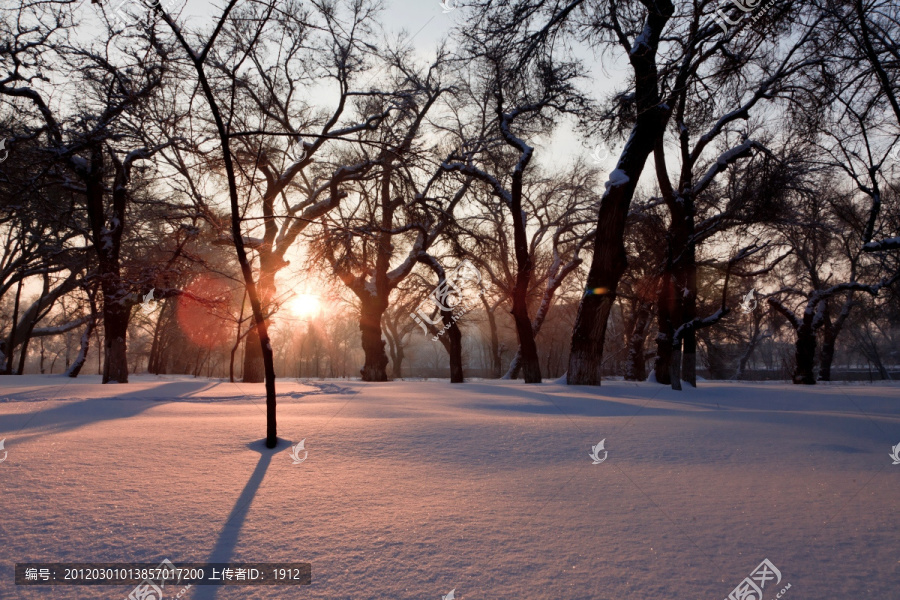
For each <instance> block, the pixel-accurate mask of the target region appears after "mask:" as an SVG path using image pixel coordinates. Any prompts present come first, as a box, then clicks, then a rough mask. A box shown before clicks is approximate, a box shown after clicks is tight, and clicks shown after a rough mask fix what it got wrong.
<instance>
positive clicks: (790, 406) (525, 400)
mask: <svg viewBox="0 0 900 600" xmlns="http://www.w3.org/2000/svg"><path fill="white" fill-rule="evenodd" d="M611 387H613V386H609V387H606V388H584V387H581V386H572V387H571V388H570V389H568V390H566V391H567V392H569V393H568V394H566V395H552V396H551V395H550V394H549V393H548V392H551V390H547V389H544V390H542V389H541V386H534V387H530V386H525V385H524V384H523V385H522V386H521V387H519V386H492V385H479V384H477V383H476V384H468V385H467V386H466V391H467V392H470V393H472V392H473V393H474V394H471V395H469V397H466V396H464V395H463V396H460V402H461V405H460V406H461V407H464V408H469V409H473V410H478V411H485V412H492V413H526V414H541V415H549V416H553V415H560V414H565V415H567V416H570V417H631V416H633V415H635V414H640V415H641V417H652V416H663V415H667V416H680V417H687V418H692V419H702V420H707V421H715V422H730V423H750V422H752V423H759V424H768V425H784V426H789V427H795V428H798V429H806V430H809V431H817V432H820V433H821V434H822V435H825V436H844V437H849V438H851V439H855V440H859V441H871V439H872V437H873V435H875V434H878V435H879V437H881V436H882V435H883V433H882V432H887V433H888V435H889V436H893V437H896V436H897V435H900V420H898V416H900V415H898V411H897V409H896V408H894V407H890V408H893V410H891V411H890V412H887V410H889V409H888V407H889V406H890V404H891V399H886V398H882V397H875V398H872V397H866V398H865V399H864V400H863V399H859V400H863V401H862V404H863V405H864V406H866V407H867V408H869V405H870V404H871V405H874V408H877V409H880V410H881V411H885V412H878V413H875V412H874V411H871V410H869V411H865V412H860V410H859V408H858V407H857V406H856V405H854V404H853V403H852V402H850V401H849V400H848V399H847V398H846V397H845V396H841V395H838V394H832V395H831V396H822V395H821V390H805V389H801V390H790V392H789V393H786V392H785V391H784V390H771V389H767V388H765V387H760V388H758V389H755V388H753V387H750V388H738V387H736V388H735V389H733V390H732V389H728V390H725V391H726V392H727V393H726V394H722V390H721V389H718V390H717V389H715V388H712V387H708V388H705V389H703V388H701V389H697V390H692V391H690V392H671V393H670V391H669V390H662V393H658V394H655V393H654V392H656V388H652V389H648V388H646V387H643V388H640V387H635V388H631V387H627V388H625V389H623V388H622V387H619V386H615V387H614V389H610V388H611ZM554 391H558V390H554ZM773 391H776V392H777V393H778V394H784V396H783V398H784V400H783V401H780V400H779V399H777V397H775V398H773V397H771V394H772V392H773ZM542 392H543V393H542ZM609 394H615V396H616V398H621V399H622V400H624V401H618V400H616V399H611V398H610V397H609ZM482 395H483V396H492V397H494V398H495V399H496V398H497V397H501V398H503V399H502V400H501V401H499V402H497V401H496V400H495V401H494V402H490V401H479V400H477V399H473V396H474V397H475V398H477V396H482ZM603 395H605V397H604V396H603ZM651 395H652V396H654V397H653V400H654V402H656V403H663V404H664V405H665V407H662V406H659V404H657V405H656V406H644V407H643V408H642V405H646V404H647V402H648V401H649V400H650V399H651ZM863 410H865V409H863ZM873 421H876V422H877V423H878V428H876V426H875V425H874V424H873ZM879 428H880V429H881V430H882V431H881V432H880V431H878V429H879ZM891 439H892V438H891Z"/></svg>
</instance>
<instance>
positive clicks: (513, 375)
mask: <svg viewBox="0 0 900 600" xmlns="http://www.w3.org/2000/svg"><path fill="white" fill-rule="evenodd" d="M521 373H522V346H519V347H518V348H517V349H516V355H515V356H513V359H512V361H510V363H509V368H508V369H507V370H506V374H505V375H504V376H503V377H502V378H501V379H518V378H519V375H520V374H521Z"/></svg>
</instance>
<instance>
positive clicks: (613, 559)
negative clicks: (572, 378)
mask: <svg viewBox="0 0 900 600" xmlns="http://www.w3.org/2000/svg"><path fill="white" fill-rule="evenodd" d="M279 396H280V404H279V411H278V412H279V414H278V417H279V435H280V437H281V438H282V439H283V440H284V441H283V442H282V444H280V445H279V447H278V448H277V449H275V450H273V451H268V450H265V449H264V448H263V445H262V443H261V441H260V440H261V438H262V437H263V434H264V432H265V417H264V398H263V387H262V385H247V384H228V383H222V382H218V381H208V380H203V379H192V378H179V377H159V378H157V377H135V378H134V381H133V382H132V383H131V384H128V385H127V386H102V385H99V380H98V379H97V378H96V377H94V378H92V377H82V378H79V379H77V380H69V379H65V378H62V377H58V376H24V377H11V376H8V377H3V378H0V439H3V438H5V439H6V443H5V450H6V452H7V453H8V455H7V458H6V460H4V461H3V462H2V463H0V493H2V507H3V508H2V511H0V598H4V599H5V598H28V599H39V598H40V599H44V598H46V599H51V598H52V599H54V600H57V599H78V600H82V599H93V598H109V599H117V600H119V599H124V598H125V597H126V596H127V595H128V594H129V592H130V591H131V589H132V588H131V587H130V586H122V587H119V586H115V587H40V588H38V587H27V588H26V587H22V586H19V587H16V586H15V585H14V584H13V565H14V564H15V563H16V562H40V561H46V562H50V561H52V562H151V563H158V562H160V561H161V560H162V559H164V558H169V559H171V560H172V561H173V562H175V563H176V564H177V563H179V562H229V561H245V562H310V563H312V574H313V582H312V585H311V586H304V587H291V588H288V587H278V588H274V587H265V588H264V587H252V588H251V587H199V586H196V587H194V588H192V589H190V590H188V591H187V593H186V594H185V595H183V596H182V598H190V599H195V598H196V599H201V598H202V599H212V598H217V599H222V600H225V599H232V598H233V599H237V598H241V599H244V598H247V599H251V598H254V599H255V598H271V599H279V600H281V599H290V598H316V599H319V598H321V599H326V598H327V599H353V600H367V599H371V600H375V599H379V600H406V599H409V600H413V599H415V600H429V599H431V600H440V599H441V598H442V596H445V595H447V594H448V593H449V592H450V591H451V590H452V589H455V598H456V599H457V600H482V599H483V600H500V599H503V600H505V599H510V600H512V599H521V600H626V599H628V600H630V599H634V600H657V599H658V600H689V599H690V600H723V599H724V598H727V597H728V595H729V594H730V593H731V591H732V590H733V589H734V588H735V587H736V586H737V585H738V584H739V583H741V581H742V580H743V579H744V578H745V577H747V576H748V575H750V573H751V571H753V570H754V569H755V568H756V567H757V565H759V564H760V563H761V562H762V561H763V560H764V559H769V560H770V561H771V563H772V564H773V565H775V566H776V567H777V568H778V569H779V570H780V571H781V574H782V581H781V582H780V584H779V585H778V586H775V585H774V582H769V583H768V584H767V585H766V587H765V591H764V596H763V597H764V599H765V600H772V599H774V598H776V595H777V594H778V593H779V591H780V590H781V589H782V588H783V587H784V586H785V585H786V584H788V583H789V584H790V589H789V590H788V591H787V592H786V593H784V594H783V595H782V596H781V597H782V598H785V599H787V600H829V599H840V600H850V599H866V600H869V599H871V600H896V599H897V598H900V465H896V466H895V465H892V460H891V458H890V457H889V454H890V453H891V447H892V446H894V445H896V444H898V443H900V387H898V386H891V385H840V384H835V385H820V386H815V387H799V386H792V385H788V384H765V383H759V384H735V383H711V382H703V383H702V387H701V388H700V389H698V390H688V391H684V392H681V393H679V392H673V391H671V390H669V389H667V388H663V387H662V386H658V385H654V384H650V383H646V384H633V383H626V382H609V383H606V384H604V386H603V387H602V388H569V387H566V386H564V385H559V384H556V383H547V384H544V385H540V386H525V385H524V384H522V383H517V382H493V381H492V382H470V383H467V384H465V385H456V386H452V385H450V384H449V383H445V382H438V381H424V382H403V381H398V382H393V383H384V384H362V383H360V382H353V381H351V382H346V381H327V382H312V381H311V382H296V381H289V380H285V381H280V382H279ZM304 438H305V439H306V450H307V451H308V452H309V454H308V459H307V460H305V461H304V462H302V463H301V464H293V461H292V460H291V458H290V451H291V448H290V444H295V443H297V442H299V441H300V440H302V439H304ZM602 439H605V440H606V444H605V446H606V451H607V452H608V458H607V460H606V461H604V462H602V463H600V464H593V462H594V461H592V459H591V458H590V457H589V454H590V453H591V447H592V446H594V445H596V444H597V443H598V442H600V440H602ZM289 442H290V443H289ZM601 456H602V453H601ZM2 457H3V452H0V458H2ZM173 597H174V596H173ZM167 600H168V597H167Z"/></svg>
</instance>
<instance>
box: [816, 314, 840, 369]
mask: <svg viewBox="0 0 900 600" xmlns="http://www.w3.org/2000/svg"><path fill="white" fill-rule="evenodd" d="M836 343H837V333H836V332H835V330H834V327H833V326H832V324H831V322H830V321H829V322H826V324H825V328H824V331H823V336H822V355H821V356H820V357H819V381H831V363H832V362H833V361H834V347H835V344H836Z"/></svg>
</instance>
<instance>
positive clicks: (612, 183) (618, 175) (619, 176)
mask: <svg viewBox="0 0 900 600" xmlns="http://www.w3.org/2000/svg"><path fill="white" fill-rule="evenodd" d="M629 181H630V179H629V177H628V175H626V174H625V171H623V170H622V169H615V170H613V172H612V173H610V174H609V181H607V182H606V189H607V190H608V189H609V188H611V187H616V186H623V185H625V184H626V183H628V182H629Z"/></svg>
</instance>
